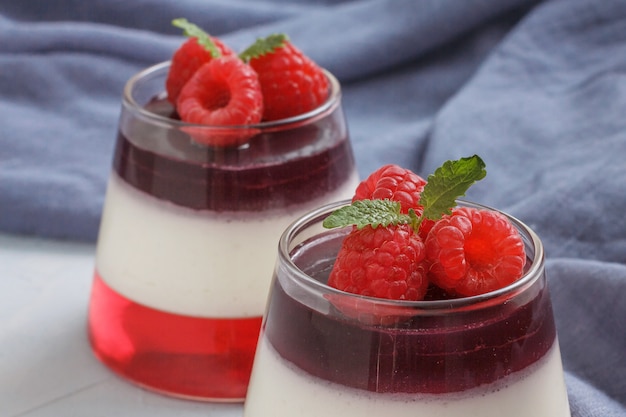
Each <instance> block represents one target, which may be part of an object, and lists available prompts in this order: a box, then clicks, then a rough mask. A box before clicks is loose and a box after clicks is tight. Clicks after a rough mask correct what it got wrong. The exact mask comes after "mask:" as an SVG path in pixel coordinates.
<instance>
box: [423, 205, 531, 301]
mask: <svg viewBox="0 0 626 417" xmlns="http://www.w3.org/2000/svg"><path fill="white" fill-rule="evenodd" d="M425 244H426V258H427V262H428V263H429V265H430V266H429V272H428V276H429V279H430V280H431V281H432V282H433V283H434V284H435V285H437V286H439V287H441V288H442V289H444V290H446V291H449V292H452V293H456V294H457V295H461V296H473V295H478V294H483V293H486V292H490V291H494V290H497V289H499V288H503V287H505V286H507V285H509V284H511V283H512V282H514V281H516V280H517V279H519V278H520V277H521V276H522V274H523V271H524V265H525V262H526V255H525V250H524V242H523V241H522V238H521V236H520V235H519V233H518V231H517V229H515V227H514V226H513V225H512V224H511V223H510V222H509V221H508V219H507V218H506V217H505V216H504V215H502V214H500V213H498V212H496V211H491V210H479V209H475V208H468V207H463V208H457V209H454V210H453V211H452V214H450V215H446V216H444V217H443V218H441V219H440V220H438V221H437V222H436V223H435V225H434V226H433V228H432V229H431V230H430V232H429V233H428V237H427V239H426V242H425Z"/></svg>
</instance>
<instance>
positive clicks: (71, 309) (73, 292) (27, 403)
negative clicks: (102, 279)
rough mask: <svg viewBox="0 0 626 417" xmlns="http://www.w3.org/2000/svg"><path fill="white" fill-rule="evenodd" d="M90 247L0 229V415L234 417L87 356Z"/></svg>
mask: <svg viewBox="0 0 626 417" xmlns="http://www.w3.org/2000/svg"><path fill="white" fill-rule="evenodd" d="M94 252H95V247H94V245H89V244H80V243H69V242H60V241H52V240H43V239H35V238H29V237H20V236H11V235H3V234H0V416H1V417H18V416H19V417H57V416H58V417H72V416H77V417H78V416H80V417H90V416H98V417H101V416H102V417H104V416H116V417H117V416H123V417H135V416H151V417H164V416H177V417H184V416H203V417H207V416H215V417H240V416H241V415H242V406H241V405H238V404H211V403H202V402H194V401H187V400H179V399H175V398H170V397H166V396H163V395H159V394H155V393H152V392H149V391H146V390H144V389H142V388H139V387H137V386H135V385H132V384H130V383H128V382H126V381H125V380H122V379H121V378H119V377H117V376H115V375H114V374H112V373H111V372H109V371H108V369H107V368H105V367H104V366H103V365H102V364H101V363H100V362H98V360H96V359H95V357H94V356H93V355H92V353H91V350H90V347H89V343H88V340H87V332H86V317H87V306H88V302H89V292H90V288H91V279H92V270H93V263H94Z"/></svg>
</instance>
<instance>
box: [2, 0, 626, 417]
mask: <svg viewBox="0 0 626 417" xmlns="http://www.w3.org/2000/svg"><path fill="white" fill-rule="evenodd" d="M177 17H187V18H189V19H190V20H192V21H193V22H194V23H197V24H198V25H200V26H202V27H203V28H205V29H207V30H208V31H209V32H211V34H212V35H215V36H219V37H221V38H222V39H223V40H224V41H225V42H226V43H227V44H229V45H230V46H231V47H233V48H234V49H236V50H241V49H243V48H244V47H245V46H247V45H249V44H250V43H251V42H253V41H254V39H256V38H257V37H260V36H266V35H267V34H269V33H273V32H285V33H287V34H288V35H289V36H290V38H291V39H292V41H293V43H294V44H296V45H297V46H298V47H299V48H300V49H302V50H303V51H304V52H305V53H307V54H308V55H309V56H310V57H311V58H313V59H314V60H316V61H317V62H318V63H319V64H320V65H322V66H324V67H326V68H327V69H329V70H330V71H331V72H333V73H334V74H335V75H336V76H337V77H338V78H339V80H340V81H341V83H342V85H343V93H344V95H343V102H344V107H345V111H346V117H347V119H348V124H349V127H350V132H351V135H352V142H353V145H354V151H355V156H356V160H357V164H358V167H359V171H360V174H361V176H363V177H364V176H366V175H367V174H369V172H371V171H373V170H374V169H376V168H377V167H379V166H380V165H382V164H385V163H397V164H400V165H403V166H405V167H407V168H411V169H413V170H414V171H415V172H417V173H418V174H421V175H423V176H426V175H428V174H429V173H430V172H432V170H433V169H435V168H436V167H437V166H439V165H440V164H441V163H442V162H443V161H444V160H447V159H457V158H459V157H462V156H469V155H473V154H478V155H480V156H481V157H482V158H483V159H484V160H485V162H486V164H487V171H488V175H487V178H486V179H484V180H483V181H481V182H480V183H478V184H477V185H475V186H474V187H472V189H471V190H470V191H469V193H468V195H467V198H468V199H471V200H474V201H478V202H481V203H484V204H487V205H490V206H494V207H497V208H499V209H501V210H504V211H506V212H508V213H510V214H512V215H514V216H516V217H518V218H519V219H521V220H522V221H524V222H525V223H527V224H528V225H529V226H530V227H532V228H533V229H534V230H535V231H536V232H537V233H538V234H539V236H540V237H541V238H542V240H543V242H544V244H545V247H546V252H547V273H548V276H549V280H550V287H551V292H552V298H553V302H554V308H555V316H556V320H557V327H558V331H559V338H560V343H561V351H562V355H563V362H564V365H565V369H566V382H567V386H568V393H569V398H570V404H571V408H572V415H573V416H576V417H582V416H594V417H595V416H598V417H600V416H602V417H607V416H626V409H625V407H626V307H625V305H626V303H625V302H624V301H623V300H624V298H625V296H626V216H625V215H624V210H625V208H626V161H625V160H624V159H625V158H626V2H624V1H623V0H602V1H597V0H553V1H531V0H464V1H458V0H421V1H415V0H326V1H306V0H293V1H281V0H236V1H232V0H198V1H194V0H181V1H176V2H171V1H169V0H133V1H128V2H121V1H110V0H109V1H106V0H92V1H88V2H87V1H83V0H61V1H55V2H40V1H37V0H21V1H19V2H17V1H13V0H0V115H1V116H0V117H1V118H2V120H1V122H0V232H5V233H15V234H24V235H36V236H44V237H50V238H57V239H72V240H86V241H95V239H96V237H97V232H98V224H99V218H100V213H101V210H102V204H103V201H104V192H105V184H106V181H107V178H108V175H109V172H110V166H111V159H112V151H113V146H114V140H115V136H116V126H117V118H118V116H119V110H120V97H121V91H122V88H123V86H124V83H125V82H126V80H127V79H128V78H129V77H130V76H131V75H133V74H134V73H135V72H137V71H139V70H140V69H142V68H144V67H147V66H149V65H152V64H155V63H157V62H160V61H164V60H167V59H169V58H170V57H171V54H172V52H173V51H174V50H175V49H176V47H177V46H178V45H180V43H181V41H182V37H181V35H180V31H179V29H177V28H174V27H173V26H171V24H170V22H171V20H172V19H174V18H177Z"/></svg>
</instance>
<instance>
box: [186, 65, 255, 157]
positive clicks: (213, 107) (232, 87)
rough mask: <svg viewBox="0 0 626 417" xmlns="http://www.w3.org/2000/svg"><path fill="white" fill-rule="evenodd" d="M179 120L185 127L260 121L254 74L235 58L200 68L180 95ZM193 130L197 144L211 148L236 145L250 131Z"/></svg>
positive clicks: (246, 137)
mask: <svg viewBox="0 0 626 417" xmlns="http://www.w3.org/2000/svg"><path fill="white" fill-rule="evenodd" d="M177 109H178V113H179V115H180V118H181V119H182V120H183V121H185V122H188V123H194V124H201V125H209V126H244V125H250V124H255V123H258V122H260V121H261V116H262V112H263V97H262V94H261V86H260V85H259V81H258V78H257V75H256V73H255V72H254V70H253V69H252V68H251V67H250V66H249V65H247V64H245V63H244V62H242V61H241V60H240V59H239V58H237V57H221V58H216V59H213V60H211V61H210V62H208V63H206V64H204V65H203V66H202V67H201V68H200V69H199V70H198V71H196V73H195V74H194V75H193V76H192V77H191V79H190V80H189V81H188V82H187V84H185V87H183V89H182V90H181V92H180V95H179V97H178V102H177ZM213 130H215V133H210V129H209V128H207V129H195V130H193V133H192V136H193V137H194V139H195V140H196V141H198V142H200V143H203V144H207V145H215V146H230V145H238V144H241V143H242V142H244V141H245V140H247V139H248V138H249V137H250V136H251V135H252V134H253V133H254V132H253V129H249V130H244V131H243V134H242V132H238V131H237V130H236V129H219V130H216V129H213Z"/></svg>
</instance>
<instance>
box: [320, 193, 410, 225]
mask: <svg viewBox="0 0 626 417" xmlns="http://www.w3.org/2000/svg"><path fill="white" fill-rule="evenodd" d="M411 221H412V219H411V216H409V215H407V214H402V213H400V203H399V202H397V201H391V200H357V201H355V202H353V203H352V204H351V205H349V206H344V207H341V208H339V209H337V210H335V211H334V212H333V213H332V214H331V215H330V216H328V217H327V218H326V219H324V223H323V226H324V227H325V228H327V229H332V228H334V227H344V226H352V225H355V226H356V227H357V228H358V229H362V228H364V227H365V226H368V225H369V226H372V227H373V228H374V229H375V228H377V227H378V226H383V227H387V226H389V225H392V224H393V225H396V224H405V223H411Z"/></svg>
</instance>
